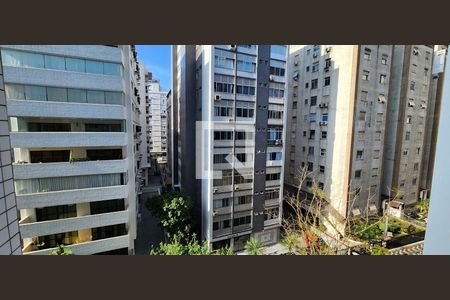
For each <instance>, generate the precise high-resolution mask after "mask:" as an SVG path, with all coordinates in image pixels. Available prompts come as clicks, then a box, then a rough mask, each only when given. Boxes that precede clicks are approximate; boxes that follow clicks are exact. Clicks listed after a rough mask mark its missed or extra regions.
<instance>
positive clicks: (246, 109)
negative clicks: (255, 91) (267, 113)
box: [236, 101, 255, 118]
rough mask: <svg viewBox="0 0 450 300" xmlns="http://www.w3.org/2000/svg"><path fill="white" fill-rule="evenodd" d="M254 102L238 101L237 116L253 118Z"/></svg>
mask: <svg viewBox="0 0 450 300" xmlns="http://www.w3.org/2000/svg"><path fill="white" fill-rule="evenodd" d="M254 111H255V109H254V104H253V103H251V102H242V101H238V102H236V117H239V118H253V114H254Z"/></svg>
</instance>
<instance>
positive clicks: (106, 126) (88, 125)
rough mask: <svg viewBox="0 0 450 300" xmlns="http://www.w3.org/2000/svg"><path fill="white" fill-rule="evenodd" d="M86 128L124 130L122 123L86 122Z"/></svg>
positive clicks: (105, 130) (96, 130)
mask: <svg viewBox="0 0 450 300" xmlns="http://www.w3.org/2000/svg"><path fill="white" fill-rule="evenodd" d="M84 130H85V131H86V132H122V125H121V124H103V123H101V124H95V123H86V124H84Z"/></svg>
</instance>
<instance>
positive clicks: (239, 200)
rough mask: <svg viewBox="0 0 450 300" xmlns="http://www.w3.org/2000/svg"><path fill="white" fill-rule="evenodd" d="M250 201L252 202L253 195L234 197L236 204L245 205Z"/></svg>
mask: <svg viewBox="0 0 450 300" xmlns="http://www.w3.org/2000/svg"><path fill="white" fill-rule="evenodd" d="M249 203H252V195H245V196H239V197H235V198H234V205H245V204H249Z"/></svg>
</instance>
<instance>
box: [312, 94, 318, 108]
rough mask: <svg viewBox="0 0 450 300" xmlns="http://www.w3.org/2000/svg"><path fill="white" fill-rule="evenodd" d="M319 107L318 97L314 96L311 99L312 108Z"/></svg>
mask: <svg viewBox="0 0 450 300" xmlns="http://www.w3.org/2000/svg"><path fill="white" fill-rule="evenodd" d="M315 105H317V96H312V97H311V106H315Z"/></svg>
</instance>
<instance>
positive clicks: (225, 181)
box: [213, 170, 233, 186]
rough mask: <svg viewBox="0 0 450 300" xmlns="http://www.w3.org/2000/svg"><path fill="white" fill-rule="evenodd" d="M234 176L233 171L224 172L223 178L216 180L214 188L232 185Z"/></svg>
mask: <svg viewBox="0 0 450 300" xmlns="http://www.w3.org/2000/svg"><path fill="white" fill-rule="evenodd" d="M219 172H220V171H219ZM232 174H233V172H232V171H231V170H222V178H217V179H214V180H213V186H224V185H231V183H232Z"/></svg>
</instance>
